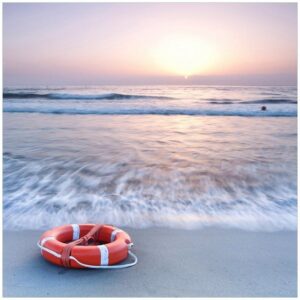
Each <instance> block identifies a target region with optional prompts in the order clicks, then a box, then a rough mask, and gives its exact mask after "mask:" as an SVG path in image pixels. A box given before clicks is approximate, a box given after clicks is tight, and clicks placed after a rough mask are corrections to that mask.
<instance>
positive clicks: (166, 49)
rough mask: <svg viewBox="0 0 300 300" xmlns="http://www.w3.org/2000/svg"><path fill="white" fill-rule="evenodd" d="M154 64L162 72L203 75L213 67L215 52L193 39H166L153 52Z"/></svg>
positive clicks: (208, 46)
mask: <svg viewBox="0 0 300 300" xmlns="http://www.w3.org/2000/svg"><path fill="white" fill-rule="evenodd" d="M153 54H154V55H153V56H154V59H155V63H156V64H157V65H158V67H159V68H160V69H161V70H162V71H163V72H167V73H170V74H176V75H179V76H183V77H184V78H185V79H188V77H190V76H192V75H196V74H205V73H207V72H209V71H210V68H211V67H212V65H213V61H214V57H215V51H214V50H213V48H212V47H211V46H210V45H208V44H207V43H204V42H203V41H201V40H200V39H198V38H195V37H178V36H177V37H168V38H165V39H164V40H162V41H161V42H160V43H158V46H157V47H156V48H155V49H154V51H153Z"/></svg>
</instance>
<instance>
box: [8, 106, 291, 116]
mask: <svg viewBox="0 0 300 300" xmlns="http://www.w3.org/2000/svg"><path fill="white" fill-rule="evenodd" d="M3 112H6V113H40V114H56V115H166V116H168V115H187V116H241V117H297V111H296V110H293V111H283V110H273V111H272V110H267V111H261V110H213V109H204V108H203V109H198V108H195V109H185V108H89V107H84V108H74V107H73V108H72V107H63V108H62V107H61V108H56V107H45V106H38V107H37V106H36V107H18V106H9V105H4V107H3Z"/></svg>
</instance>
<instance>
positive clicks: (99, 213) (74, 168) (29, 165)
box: [3, 152, 297, 231]
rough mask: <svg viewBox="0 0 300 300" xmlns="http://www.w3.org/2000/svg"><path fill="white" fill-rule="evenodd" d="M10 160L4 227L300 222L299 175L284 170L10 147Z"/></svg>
mask: <svg viewBox="0 0 300 300" xmlns="http://www.w3.org/2000/svg"><path fill="white" fill-rule="evenodd" d="M4 167H5V170H6V171H5V172H4V195H5V197H4V203H3V207H4V227H5V228H6V229H12V228H13V229H18V228H21V229H24V228H25V229H37V228H38V229H41V228H45V229H46V228H50V227H53V226H58V225H61V224H64V223H109V224H115V225H117V226H130V227H149V226H164V227H174V228H186V229H189V228H201V227H205V226H221V227H236V228H242V229H246V230H259V231H260V230H264V231H265V230H270V231H274V230H282V229H288V230H296V228H297V200H296V199H297V197H296V190H297V189H296V186H295V180H293V179H292V180H291V177H288V176H286V173H285V174H284V175H280V174H281V173H282V172H285V169H282V170H278V171H277V172H275V171H273V172H272V173H268V176H265V178H266V180H261V179H260V178H261V175H262V173H261V172H260V171H259V168H253V166H243V167H242V168H240V167H239V166H235V167H232V164H228V168H229V169H228V170H227V171H228V172H227V175H226V176H224V174H223V173H222V172H221V173H215V172H209V171H207V172H205V173H203V172H197V171H196V170H194V171H193V172H188V173H185V172H183V170H181V171H180V170H179V169H174V170H172V169H171V170H168V172H166V170H163V168H158V169H157V168H152V169H151V168H149V167H148V168H140V169H138V168H134V167H132V164H130V163H125V162H124V161H123V162H105V163H104V162H103V163H99V162H95V161H89V162H88V161H85V162H83V161H80V160H77V161H76V160H73V161H70V160H69V161H66V160H63V159H62V158H59V157H56V158H54V157H53V158H49V159H47V160H43V161H41V160H38V159H34V158H29V157H26V156H18V155H14V154H12V153H8V152H6V153H5V154H4ZM223 168H224V166H223ZM200 182H201V184H199V183H200ZM32 216H34V218H33V217H32Z"/></svg>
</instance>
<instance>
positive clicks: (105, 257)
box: [97, 245, 109, 266]
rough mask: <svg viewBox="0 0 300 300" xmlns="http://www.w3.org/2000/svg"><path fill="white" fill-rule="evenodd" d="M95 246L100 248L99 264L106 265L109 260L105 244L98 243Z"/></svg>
mask: <svg viewBox="0 0 300 300" xmlns="http://www.w3.org/2000/svg"><path fill="white" fill-rule="evenodd" d="M97 247H98V248H99V250H100V256H101V262H100V266H107V265H108V260H109V252H108V249H107V247H106V246H105V245H99V246H97Z"/></svg>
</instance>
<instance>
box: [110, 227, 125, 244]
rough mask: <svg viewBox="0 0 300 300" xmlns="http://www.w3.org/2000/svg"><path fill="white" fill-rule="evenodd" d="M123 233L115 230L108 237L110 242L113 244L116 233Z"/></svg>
mask: <svg viewBox="0 0 300 300" xmlns="http://www.w3.org/2000/svg"><path fill="white" fill-rule="evenodd" d="M119 232H123V230H121V229H115V230H114V231H113V232H112V233H111V236H110V241H111V242H113V241H114V240H115V239H116V236H117V233H119Z"/></svg>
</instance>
